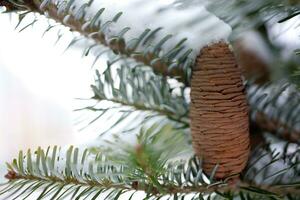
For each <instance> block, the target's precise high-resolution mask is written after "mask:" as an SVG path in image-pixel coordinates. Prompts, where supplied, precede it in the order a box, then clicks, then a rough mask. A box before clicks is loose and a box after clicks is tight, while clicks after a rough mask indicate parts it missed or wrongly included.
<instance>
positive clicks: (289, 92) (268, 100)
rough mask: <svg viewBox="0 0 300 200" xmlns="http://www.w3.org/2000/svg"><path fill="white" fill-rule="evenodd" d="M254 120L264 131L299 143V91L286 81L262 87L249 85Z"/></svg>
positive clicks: (249, 98)
mask: <svg viewBox="0 0 300 200" xmlns="http://www.w3.org/2000/svg"><path fill="white" fill-rule="evenodd" d="M247 93H248V101H249V104H250V106H251V118H252V120H253V121H254V122H255V123H256V124H257V125H258V126H259V127H261V128H262V129H263V130H265V131H268V132H271V133H274V134H275V135H277V136H279V137H281V138H283V139H285V140H288V141H290V142H295V143H299V139H300V130H299V128H300V127H299V122H300V119H299V116H298V115H297V113H298V111H299V109H300V108H299V102H300V96H299V91H298V89H297V88H295V86H294V85H293V84H290V83H288V82H286V81H278V82H276V83H268V84H264V85H262V86H258V85H251V84H249V85H248V88H247Z"/></svg>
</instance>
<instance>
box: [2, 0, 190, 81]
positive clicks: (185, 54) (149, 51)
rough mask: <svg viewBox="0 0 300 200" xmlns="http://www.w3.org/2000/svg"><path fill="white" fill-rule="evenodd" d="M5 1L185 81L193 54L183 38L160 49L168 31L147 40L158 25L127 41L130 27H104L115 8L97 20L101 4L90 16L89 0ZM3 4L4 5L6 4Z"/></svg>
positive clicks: (101, 10)
mask: <svg viewBox="0 0 300 200" xmlns="http://www.w3.org/2000/svg"><path fill="white" fill-rule="evenodd" d="M4 2H6V1H4ZM9 2H11V3H10V4H9V5H11V4H12V5H14V6H15V5H19V4H20V5H22V6H21V7H20V6H15V7H14V9H18V10H24V9H25V10H29V11H32V12H37V13H39V14H41V15H46V16H47V17H49V18H51V19H54V20H55V21H57V22H59V23H61V24H62V25H64V26H66V27H69V28H70V29H71V30H72V31H76V32H79V33H80V34H81V35H83V36H85V37H87V38H92V39H93V40H94V41H95V42H96V43H97V44H100V45H104V46H106V47H108V48H109V49H111V50H112V51H113V52H114V53H115V54H117V55H122V56H125V57H131V58H134V59H135V60H136V61H138V62H142V63H144V64H145V65H147V66H150V67H151V68H152V69H153V70H154V71H155V72H156V73H158V74H162V75H163V76H171V77H175V78H178V79H179V80H181V81H183V82H184V83H186V84H187V85H189V79H190V74H191V66H192V64H193V62H194V61H193V60H194V58H193V56H192V55H191V53H192V50H191V49H186V47H185V45H184V42H185V41H186V38H184V39H182V40H181V41H179V42H178V43H177V44H176V45H174V46H173V47H171V48H170V49H169V50H167V51H162V46H163V45H164V43H165V42H166V41H167V40H168V39H169V38H170V35H167V36H165V37H164V38H162V39H161V40H159V42H158V43H157V44H155V45H153V44H149V41H150V39H152V38H153V37H155V35H156V33H157V32H158V31H160V30H161V29H162V28H160V27H158V28H157V29H154V30H150V29H146V30H145V31H144V32H143V33H141V34H140V35H139V36H138V37H137V38H134V39H132V40H130V41H125V39H124V37H123V36H124V34H125V33H126V32H127V31H128V30H129V28H130V27H124V29H122V31H121V32H120V33H118V34H116V35H113V36H108V35H107V29H108V27H109V26H111V25H112V24H114V23H116V22H117V21H118V19H119V18H120V17H122V16H121V15H122V12H119V13H118V14H117V15H115V16H114V17H113V19H111V20H109V21H102V20H101V15H102V13H103V12H104V9H105V8H101V9H100V10H99V11H98V12H97V13H96V14H95V15H94V16H92V17H87V14H86V11H87V9H88V8H89V7H90V6H91V4H92V1H90V2H88V3H85V4H83V5H81V7H80V8H78V9H77V10H76V5H75V2H74V1H72V0H70V1H68V2H64V1H62V2H61V3H59V1H58V3H56V4H55V3H53V2H52V1H49V0H43V1H42V2H39V1H33V0H26V1H25V0H24V1H23V0H21V1H16V0H11V1H9ZM3 5H4V6H5V5H6V4H3ZM32 5H34V6H32ZM75 10H76V11H75ZM138 47H142V50H141V51H140V50H139V48H138Z"/></svg>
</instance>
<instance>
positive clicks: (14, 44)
mask: <svg viewBox="0 0 300 200" xmlns="http://www.w3.org/2000/svg"><path fill="white" fill-rule="evenodd" d="M26 20H27V21H26ZM30 22H31V21H30V17H29V18H28V19H25V20H24V22H23V25H21V26H20V27H21V28H22V26H25V25H26V24H28V23H30ZM45 22H46V21H43V20H42V21H40V22H39V23H37V24H35V25H34V26H33V28H31V27H29V28H28V29H26V30H24V31H23V32H21V33H19V32H18V31H16V30H14V28H15V26H16V24H17V21H16V18H13V20H12V21H10V18H9V16H8V15H0V24H1V28H0V166H1V167H0V177H1V178H0V181H1V180H2V181H3V178H2V177H3V173H5V170H4V163H5V161H10V159H12V158H13V157H14V156H16V155H17V153H18V151H19V150H21V149H23V150H26V149H27V148H36V147H38V146H42V147H47V146H48V145H62V146H65V145H68V144H78V143H83V142H85V141H87V140H90V139H91V138H93V136H92V135H85V137H80V135H81V133H78V132H77V131H76V130H75V129H74V128H73V126H72V109H74V107H73V102H74V98H76V97H87V96H90V90H89V88H90V87H89V85H90V83H91V80H92V79H91V78H92V73H91V72H92V70H91V69H90V67H89V66H90V65H91V60H90V59H91V58H90V59H89V58H81V54H82V52H80V51H78V50H76V49H72V48H71V49H69V50H68V51H66V52H65V53H63V52H64V50H65V48H66V46H67V44H68V43H69V42H70V40H71V39H72V36H71V34H70V33H69V35H68V34H66V35H65V36H64V38H63V40H61V41H60V42H59V43H58V44H57V45H56V46H54V43H55V41H56V38H57V31H55V30H54V31H52V32H49V33H47V34H46V35H45V36H44V38H42V34H43V32H44V30H45V26H46V25H47V23H45ZM90 57H91V56H90Z"/></svg>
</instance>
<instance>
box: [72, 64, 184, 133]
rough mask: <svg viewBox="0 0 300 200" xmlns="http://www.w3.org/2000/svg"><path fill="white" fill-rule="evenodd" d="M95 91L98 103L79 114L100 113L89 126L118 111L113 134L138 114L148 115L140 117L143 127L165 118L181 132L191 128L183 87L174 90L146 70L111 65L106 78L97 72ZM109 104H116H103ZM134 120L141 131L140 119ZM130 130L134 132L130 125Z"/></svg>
mask: <svg viewBox="0 0 300 200" xmlns="http://www.w3.org/2000/svg"><path fill="white" fill-rule="evenodd" d="M116 73H117V74H116ZM114 74H116V76H115V75H114ZM91 87H92V90H93V92H94V96H93V97H92V99H93V100H96V101H97V103H96V104H95V105H92V106H87V107H84V108H81V109H77V111H82V110H87V111H94V112H95V113H100V114H97V116H96V117H95V118H94V119H93V120H92V121H91V122H90V123H89V124H88V125H90V124H91V123H93V122H95V121H96V120H98V119H101V118H103V117H106V116H107V115H106V114H107V113H108V112H109V111H112V110H113V109H114V110H115V112H113V113H114V118H116V117H117V116H116V115H115V113H117V112H119V113H122V114H121V116H120V118H119V120H117V121H116V123H114V124H113V125H112V126H110V127H109V128H108V130H111V128H112V127H113V126H117V125H121V124H122V122H124V121H125V119H128V118H129V116H130V115H133V114H134V113H137V112H139V113H141V114H146V115H147V116H145V115H144V116H142V115H140V118H143V119H144V120H143V122H142V124H144V123H146V122H147V121H152V120H153V119H154V117H156V118H157V117H160V118H161V117H163V118H165V119H168V121H169V122H170V121H171V122H174V126H176V127H178V128H181V129H183V128H188V127H189V118H188V114H189V105H188V103H186V100H185V97H184V88H182V87H181V86H180V85H179V86H175V87H174V88H172V87H171V86H170V85H169V83H168V81H167V80H165V79H164V78H161V77H159V76H156V75H154V74H153V72H152V71H151V70H147V68H145V67H142V66H140V67H131V66H127V65H126V66H125V65H121V66H120V67H118V68H117V69H115V66H114V65H111V64H110V63H108V65H107V68H106V70H105V71H104V72H103V73H102V74H100V73H99V71H96V80H95V85H92V86H91ZM107 101H109V102H112V103H113V104H112V105H111V106H108V107H107V106H106V108H105V107H104V106H102V102H107ZM121 109H122V110H121ZM133 120H134V121H133V123H130V124H131V125H133V124H138V125H137V127H139V126H140V124H141V123H138V122H137V121H136V117H135V118H133ZM160 120H161V119H160ZM127 122H128V121H127ZM161 122H163V121H161ZM126 129H129V130H132V128H131V127H128V125H126Z"/></svg>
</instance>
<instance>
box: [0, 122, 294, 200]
mask: <svg viewBox="0 0 300 200" xmlns="http://www.w3.org/2000/svg"><path fill="white" fill-rule="evenodd" d="M157 127H158V126H156V125H155V126H153V127H151V128H150V129H145V130H141V134H140V135H139V136H138V138H137V144H136V145H134V146H132V145H128V144H127V143H124V141H123V142H122V145H120V143H119V142H120V141H117V142H116V143H115V145H118V147H121V150H120V149H118V150H119V151H118V150H117V152H114V153H107V152H105V151H104V152H101V153H98V154H97V155H96V156H94V155H93V154H90V153H89V151H88V150H85V151H84V152H81V151H80V150H79V149H78V148H74V147H70V148H69V149H68V150H67V151H66V153H62V152H63V151H62V152H61V150H60V149H58V147H54V148H53V149H47V151H46V152H45V151H44V150H42V149H40V148H39V149H38V150H37V151H36V152H35V154H34V155H32V154H31V153H30V151H28V152H27V154H26V156H24V154H23V152H22V151H21V152H20V153H19V157H18V158H17V159H14V161H13V162H12V164H8V174H7V175H6V178H7V179H9V182H7V183H6V184H4V185H2V186H1V191H0V195H1V196H2V195H8V196H6V197H14V198H18V197H23V198H25V197H26V198H27V197H30V196H31V195H32V194H33V193H35V194H36V193H38V195H39V197H38V198H37V199H43V198H45V197H50V198H52V199H63V198H64V197H69V196H72V199H79V198H92V199H97V198H98V197H99V198H101V197H102V198H103V197H104V199H112V198H113V199H121V198H122V195H123V194H126V193H130V194H132V195H133V196H134V194H135V191H144V192H145V195H146V196H147V197H149V199H160V198H162V197H166V196H169V197H172V198H175V199H176V198H179V197H180V198H183V197H185V196H187V195H190V196H192V197H194V198H196V197H197V198H200V199H201V198H206V197H208V196H211V198H218V197H219V198H229V199H235V198H242V197H247V199H261V198H269V199H280V198H284V197H287V195H289V196H294V197H299V195H300V193H299V181H296V180H298V179H299V175H297V170H298V169H299V166H300V163H299V159H298V158H299V155H300V154H299V152H300V151H299V147H297V149H298V150H296V151H294V152H292V153H289V152H290V150H289V145H288V146H287V147H285V148H284V149H285V150H284V151H283V152H282V153H281V154H278V153H276V150H271V149H270V146H265V147H259V148H257V151H255V152H254V153H253V157H252V159H251V161H250V163H249V165H248V170H247V171H245V174H244V176H243V180H242V181H238V182H234V183H232V182H230V180H231V178H230V177H228V179H227V180H223V181H218V180H213V179H211V182H210V181H209V180H208V179H207V176H206V175H205V174H204V173H203V172H202V169H201V160H198V159H197V158H195V157H192V158H191V159H189V160H187V161H175V162H174V161H173V162H171V161H170V159H172V157H173V156H176V155H177V154H178V153H180V152H182V148H185V147H184V145H183V146H180V144H181V145H182V144H183V143H182V141H181V140H180V139H179V140H178V138H176V139H174V137H173V136H174V134H168V133H171V132H173V131H174V130H172V129H170V127H164V128H163V129H157ZM157 131H158V132H157ZM169 131H171V132H169ZM175 135H178V134H175ZM170 140H171V141H170ZM161 144H168V145H167V146H166V147H163V146H162V145H161ZM157 147H159V148H157ZM170 147H173V149H172V148H170ZM178 147H182V148H181V149H178ZM112 148H115V147H114V146H112ZM176 148H177V149H176ZM174 149H175V151H174V152H172V153H171V152H170V153H167V152H169V151H170V150H174ZM123 150H125V151H123ZM261 155H263V156H261ZM257 157H259V159H257ZM265 158H268V159H267V163H265V161H266V160H265ZM253 159H254V160H253ZM62 162H65V163H64V164H63V163H62ZM262 162H263V163H265V164H264V165H262V166H263V167H262V168H261V167H260V166H261V163H262ZM278 162H281V163H285V165H286V166H287V167H286V170H281V171H274V167H275V166H276V165H277V164H278ZM259 163H260V164H259ZM263 171H267V172H264V173H262V172H263ZM290 172H293V173H292V174H291V173H290ZM253 173H254V174H259V175H261V176H262V177H260V178H259V179H258V180H256V177H258V176H257V175H256V176H255V175H254V176H253ZM285 176H289V177H293V179H288V180H287V179H284V178H283V177H285ZM278 177H280V179H277V181H276V182H274V181H273V182H271V183H272V184H269V182H268V181H269V180H270V179H276V178H278ZM261 180H262V181H261ZM122 199H124V198H122Z"/></svg>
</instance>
